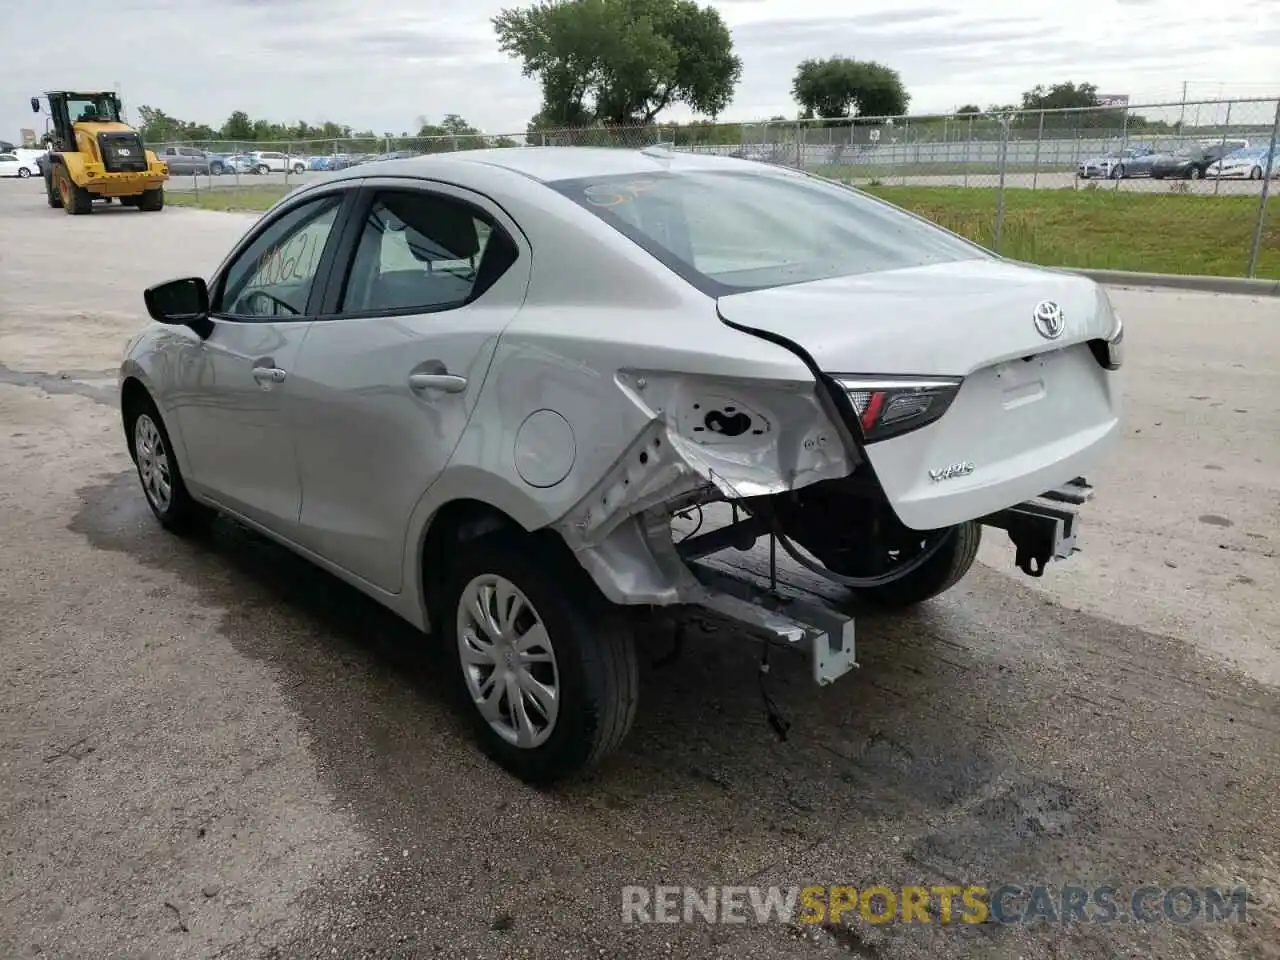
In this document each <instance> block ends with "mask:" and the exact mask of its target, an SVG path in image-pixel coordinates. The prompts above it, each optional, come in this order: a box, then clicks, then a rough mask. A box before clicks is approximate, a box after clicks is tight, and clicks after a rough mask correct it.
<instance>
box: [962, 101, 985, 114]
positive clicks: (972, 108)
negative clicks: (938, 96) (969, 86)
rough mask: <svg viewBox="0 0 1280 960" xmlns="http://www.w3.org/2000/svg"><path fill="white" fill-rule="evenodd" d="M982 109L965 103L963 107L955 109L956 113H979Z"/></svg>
mask: <svg viewBox="0 0 1280 960" xmlns="http://www.w3.org/2000/svg"><path fill="white" fill-rule="evenodd" d="M981 112H982V108H981V107H980V106H978V105H977V104H976V103H966V104H965V105H964V106H963V107H956V113H981Z"/></svg>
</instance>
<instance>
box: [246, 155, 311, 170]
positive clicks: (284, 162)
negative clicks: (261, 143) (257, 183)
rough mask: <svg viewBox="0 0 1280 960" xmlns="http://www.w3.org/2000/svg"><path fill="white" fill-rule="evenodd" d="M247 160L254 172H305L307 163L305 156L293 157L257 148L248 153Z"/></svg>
mask: <svg viewBox="0 0 1280 960" xmlns="http://www.w3.org/2000/svg"><path fill="white" fill-rule="evenodd" d="M249 162H250V164H252V166H251V167H250V170H252V171H253V172H254V173H306V171H307V167H308V165H309V163H308V160H307V158H306V157H294V156H291V155H290V154H287V153H277V152H276V151H274V150H257V151H255V152H253V153H251V154H249Z"/></svg>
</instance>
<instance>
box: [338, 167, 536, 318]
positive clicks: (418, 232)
mask: <svg viewBox="0 0 1280 960" xmlns="http://www.w3.org/2000/svg"><path fill="white" fill-rule="evenodd" d="M516 255H517V249H516V246H515V244H514V243H513V242H512V241H511V239H510V238H509V237H508V236H507V235H506V234H505V233H504V232H503V231H502V230H501V229H500V228H498V227H496V226H494V225H492V224H491V223H490V222H489V221H488V219H487V217H486V216H485V215H483V214H481V213H480V212H479V211H477V210H475V209H474V208H472V207H471V206H469V205H467V204H465V203H462V202H461V201H458V200H455V199H453V198H451V197H445V196H441V195H439V194H435V193H428V192H426V191H419V190H405V191H387V192H383V193H378V194H377V195H375V197H374V199H373V203H372V205H371V206H370V208H369V213H368V215H367V216H366V217H365V223H364V229H363V232H362V233H361V236H360V241H359V244H358V246H357V248H356V253H355V259H354V260H353V261H352V264H351V272H350V274H349V275H348V277H347V283H346V289H345V290H344V291H343V297H342V307H341V311H342V312H343V313H347V314H352V313H377V312H384V311H410V310H416V311H421V312H430V311H433V310H445V309H449V308H452V307H459V306H462V305H464V304H466V303H470V302H471V301H472V300H474V299H475V298H476V297H478V296H480V295H481V294H482V293H483V292H484V291H485V290H486V289H488V288H489V287H490V286H492V284H493V282H494V281H496V280H497V279H498V277H500V276H501V275H502V274H503V273H504V272H506V269H507V267H509V266H510V265H511V264H512V263H513V262H514V261H515V259H516Z"/></svg>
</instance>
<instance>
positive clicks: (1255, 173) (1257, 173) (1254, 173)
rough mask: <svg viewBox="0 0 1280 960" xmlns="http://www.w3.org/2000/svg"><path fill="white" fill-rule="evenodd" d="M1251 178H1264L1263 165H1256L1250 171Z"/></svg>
mask: <svg viewBox="0 0 1280 960" xmlns="http://www.w3.org/2000/svg"><path fill="white" fill-rule="evenodd" d="M1249 179H1250V180H1261V179H1262V168H1261V167H1254V168H1253V169H1252V170H1250V171H1249Z"/></svg>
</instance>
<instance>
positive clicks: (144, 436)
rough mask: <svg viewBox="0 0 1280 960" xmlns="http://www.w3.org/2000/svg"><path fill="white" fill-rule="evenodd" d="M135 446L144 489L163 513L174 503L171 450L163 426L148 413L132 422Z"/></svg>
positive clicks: (149, 498)
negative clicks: (165, 442) (167, 446)
mask: <svg viewBox="0 0 1280 960" xmlns="http://www.w3.org/2000/svg"><path fill="white" fill-rule="evenodd" d="M133 449H134V453H135V454H136V455H137V458H138V476H139V477H140V478H141V479H142V491H143V493H145V494H146V495H147V499H148V500H150V501H151V505H152V506H153V507H155V508H156V510H157V511H158V512H160V513H164V512H165V511H166V510H168V509H169V505H170V504H171V503H173V474H172V473H170V471H169V452H168V451H167V450H166V449H165V445H164V438H163V437H161V436H160V429H159V428H158V427H157V426H156V424H155V421H154V420H152V419H151V417H150V416H149V415H148V414H145V413H143V414H139V416H138V419H137V420H136V421H135V422H134V425H133Z"/></svg>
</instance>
